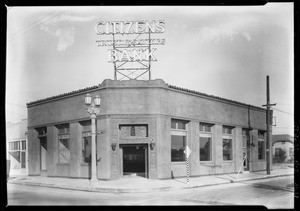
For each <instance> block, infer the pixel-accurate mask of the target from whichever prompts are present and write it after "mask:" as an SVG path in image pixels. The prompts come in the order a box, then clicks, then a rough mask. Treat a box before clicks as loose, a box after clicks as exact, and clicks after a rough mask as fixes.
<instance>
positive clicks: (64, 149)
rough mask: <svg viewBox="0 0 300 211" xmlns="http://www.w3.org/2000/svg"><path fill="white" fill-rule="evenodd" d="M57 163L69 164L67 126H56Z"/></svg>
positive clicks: (68, 129) (68, 130)
mask: <svg viewBox="0 0 300 211" xmlns="http://www.w3.org/2000/svg"><path fill="white" fill-rule="evenodd" d="M57 128H58V162H59V163H70V134H69V132H70V127H69V124H64V125H58V126H57Z"/></svg>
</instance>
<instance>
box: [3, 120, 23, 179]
mask: <svg viewBox="0 0 300 211" xmlns="http://www.w3.org/2000/svg"><path fill="white" fill-rule="evenodd" d="M27 156H28V155H27V119H22V120H21V122H16V123H10V122H7V123H6V159H7V160H10V170H9V175H11V176H12V175H27V174H28V172H27V166H28V162H27Z"/></svg>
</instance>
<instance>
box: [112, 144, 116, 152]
mask: <svg viewBox="0 0 300 211" xmlns="http://www.w3.org/2000/svg"><path fill="white" fill-rule="evenodd" d="M116 146H117V144H116V143H112V144H111V149H112V150H113V151H115V150H116Z"/></svg>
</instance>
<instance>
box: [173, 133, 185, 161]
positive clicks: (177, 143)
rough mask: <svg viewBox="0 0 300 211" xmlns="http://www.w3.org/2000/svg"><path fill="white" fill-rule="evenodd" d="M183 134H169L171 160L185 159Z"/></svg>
mask: <svg viewBox="0 0 300 211" xmlns="http://www.w3.org/2000/svg"><path fill="white" fill-rule="evenodd" d="M185 147H186V136H185V135H171V162H180V161H185V154H184V152H183V151H184V150H185Z"/></svg>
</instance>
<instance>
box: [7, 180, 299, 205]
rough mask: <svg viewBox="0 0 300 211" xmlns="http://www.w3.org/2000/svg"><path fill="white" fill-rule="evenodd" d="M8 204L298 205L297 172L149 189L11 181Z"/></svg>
mask: <svg viewBox="0 0 300 211" xmlns="http://www.w3.org/2000/svg"><path fill="white" fill-rule="evenodd" d="M8 205H110V206H117V205H146V206H148V205H209V206H215V205H217V206H220V205H222V206H223V205H232V206H234V205H262V206H265V207H267V208H268V209H278V208H281V209H292V208H294V176H282V177H274V178H265V179H259V180H248V181H245V180H244V181H239V182H235V183H227V184H220V185H214V186H204V187H194V188H185V189H171V190H168V191H157V192H145V193H136V192H132V193H120V192H116V193H112V192H110V193H101V192H87V191H80V190H66V189H58V188H48V187H39V186H28V185H20V184H11V183H8Z"/></svg>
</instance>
